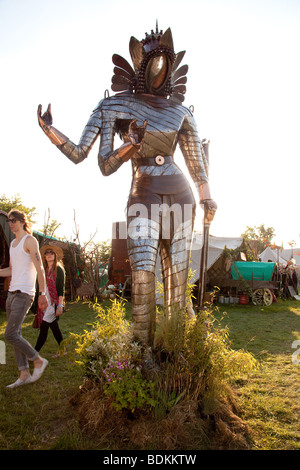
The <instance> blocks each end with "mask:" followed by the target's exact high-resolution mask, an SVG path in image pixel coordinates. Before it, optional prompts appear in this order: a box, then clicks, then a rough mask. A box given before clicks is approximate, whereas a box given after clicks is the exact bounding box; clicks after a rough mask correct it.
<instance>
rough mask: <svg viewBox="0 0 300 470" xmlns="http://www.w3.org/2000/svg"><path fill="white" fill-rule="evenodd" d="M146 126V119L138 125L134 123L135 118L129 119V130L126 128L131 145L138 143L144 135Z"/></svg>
mask: <svg viewBox="0 0 300 470" xmlns="http://www.w3.org/2000/svg"><path fill="white" fill-rule="evenodd" d="M146 127H147V120H146V121H144V124H143V125H142V126H138V125H137V123H136V119H134V120H133V121H131V123H130V124H129V130H128V137H129V139H130V141H131V143H132V145H135V146H136V145H138V146H139V145H140V144H141V142H142V140H143V138H144V135H145V130H146Z"/></svg>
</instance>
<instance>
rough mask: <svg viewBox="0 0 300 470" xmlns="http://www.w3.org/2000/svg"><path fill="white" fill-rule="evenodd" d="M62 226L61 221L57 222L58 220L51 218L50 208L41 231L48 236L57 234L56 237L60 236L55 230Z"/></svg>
mask: <svg viewBox="0 0 300 470" xmlns="http://www.w3.org/2000/svg"><path fill="white" fill-rule="evenodd" d="M60 226H61V223H59V222H57V220H55V219H50V209H48V217H47V219H46V214H45V219H44V225H43V228H42V230H40V232H42V233H43V234H44V236H48V237H54V236H55V237H56V238H59V237H57V236H56V235H55V232H56V230H57V229H58V228H59V227H60Z"/></svg>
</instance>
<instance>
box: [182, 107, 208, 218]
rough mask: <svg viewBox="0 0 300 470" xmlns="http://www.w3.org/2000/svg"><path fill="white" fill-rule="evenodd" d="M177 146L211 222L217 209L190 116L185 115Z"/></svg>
mask: <svg viewBox="0 0 300 470" xmlns="http://www.w3.org/2000/svg"><path fill="white" fill-rule="evenodd" d="M178 143H179V146H180V149H181V151H182V154H183V156H184V159H185V163H186V166H187V168H188V170H189V174H190V176H191V178H192V180H193V182H194V184H195V186H196V189H197V192H198V195H199V200H200V203H201V204H204V208H205V210H206V212H209V218H210V219H211V220H212V219H213V216H214V213H215V211H216V209H217V205H216V203H215V202H214V201H213V199H212V197H211V193H210V187H209V183H208V161H207V157H206V155H205V152H204V148H203V145H202V142H201V139H200V137H199V135H198V131H197V126H196V123H195V120H194V118H193V116H192V115H186V117H185V119H184V121H183V124H182V126H181V129H180V132H179V141H178Z"/></svg>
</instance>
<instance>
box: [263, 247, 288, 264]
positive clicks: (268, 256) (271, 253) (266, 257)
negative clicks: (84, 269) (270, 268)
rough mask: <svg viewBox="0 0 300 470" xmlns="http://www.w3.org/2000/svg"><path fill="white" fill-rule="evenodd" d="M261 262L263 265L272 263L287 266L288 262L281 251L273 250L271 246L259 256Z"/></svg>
mask: <svg viewBox="0 0 300 470" xmlns="http://www.w3.org/2000/svg"><path fill="white" fill-rule="evenodd" d="M259 258H260V260H261V261H262V262H263V263H267V262H268V261H270V260H271V261H272V262H274V263H279V264H281V265H286V263H287V261H286V259H284V258H283V256H282V253H281V252H280V249H275V250H272V248H270V247H269V246H267V247H266V249H265V250H264V251H263V252H262V253H261V254H260V255H259Z"/></svg>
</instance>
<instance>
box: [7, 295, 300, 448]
mask: <svg viewBox="0 0 300 470" xmlns="http://www.w3.org/2000/svg"><path fill="white" fill-rule="evenodd" d="M225 310H226V311H225ZM128 314H129V315H130V304H128ZM215 316H216V317H217V318H218V320H220V324H221V325H222V326H224V325H227V326H228V327H229V329H230V340H231V343H232V344H231V347H232V348H233V349H244V350H247V351H249V352H251V353H252V354H254V356H255V357H256V359H258V360H259V362H260V368H259V370H258V371H256V372H255V373H252V374H251V375H250V376H249V377H243V378H242V379H239V380H238V381H237V382H236V383H234V384H233V388H234V390H235V391H236V394H237V397H238V403H239V405H240V408H241V411H242V415H241V417H242V418H243V419H244V420H245V421H246V422H247V424H248V425H249V426H250V427H251V430H252V445H251V448H252V449H253V450H275V449H276V450H299V449H300V402H299V384H300V303H299V302H297V301H280V302H279V303H277V304H273V305H272V306H270V307H265V308H264V309H259V308H258V307H254V306H250V305H247V306H241V305H232V306H227V305H226V308H225V307H224V306H222V307H221V306H219V307H218V308H217V309H216V311H215ZM32 320H33V316H32V315H30V314H29V315H28V316H27V319H26V320H25V322H24V325H23V335H24V337H25V338H26V339H28V340H29V341H30V342H31V344H33V345H34V344H35V341H36V337H37V331H36V330H34V329H33V328H32V327H31V324H32ZM94 321H95V312H94V310H92V309H91V308H90V307H89V304H88V303H86V302H72V303H68V304H67V311H66V312H65V313H64V315H63V317H62V318H61V320H60V326H61V330H62V332H63V335H64V337H65V338H67V337H68V335H69V332H73V333H80V332H82V331H83V330H85V329H89V328H91V326H90V325H91V323H92V322H94ZM5 325H6V316H5V312H4V311H1V310H0V341H1V340H2V341H3V339H4V331H5ZM295 341H298V342H297V343H295ZM2 344H3V343H2ZM68 348H69V350H68V354H67V355H66V356H61V357H59V358H53V357H52V356H54V355H55V354H56V352H57V345H56V343H55V340H54V338H53V336H52V333H51V331H50V332H49V337H48V340H47V342H46V344H45V346H44V348H43V349H42V351H41V354H42V355H43V356H44V357H46V358H47V359H48V360H49V366H48V368H47V369H46V371H45V374H44V375H43V377H42V378H41V379H40V380H39V381H38V382H36V383H34V384H31V385H28V386H24V387H19V388H16V389H13V390H9V389H7V388H6V385H7V384H9V383H11V382H13V381H15V380H16V378H17V375H18V373H17V369H16V363H15V358H14V354H13V351H12V348H11V347H10V346H9V345H6V364H0V450H30V449H32V450H48V449H52V450H90V449H109V447H107V442H108V441H107V436H106V439H105V441H104V440H103V436H97V435H88V434H85V433H84V432H83V431H82V430H81V428H80V425H79V422H78V416H77V414H76V410H75V409H74V407H73V406H72V405H71V403H70V399H71V398H72V397H73V396H74V394H75V393H76V392H77V391H78V389H79V387H80V385H81V384H82V382H83V378H82V376H81V372H80V369H79V368H78V367H77V366H74V364H73V362H72V359H71V358H72V347H71V346H69V347H68ZM104 442H105V443H106V444H104ZM104 445H105V446H106V447H104ZM112 450H113V449H112Z"/></svg>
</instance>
